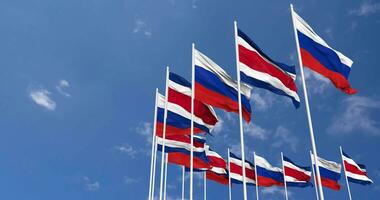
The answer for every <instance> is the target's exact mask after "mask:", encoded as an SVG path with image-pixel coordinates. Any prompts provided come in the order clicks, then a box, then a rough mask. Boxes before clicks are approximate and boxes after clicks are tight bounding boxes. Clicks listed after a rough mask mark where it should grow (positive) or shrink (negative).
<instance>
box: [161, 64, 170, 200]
mask: <svg viewBox="0 0 380 200" xmlns="http://www.w3.org/2000/svg"><path fill="white" fill-rule="evenodd" d="M168 81H169V67H166V84H165V111H164V127H163V129H162V139H163V140H162V149H161V177H160V200H162V192H163V185H164V164H165V137H166V118H167V115H168Z"/></svg>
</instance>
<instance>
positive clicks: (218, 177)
mask: <svg viewBox="0 0 380 200" xmlns="http://www.w3.org/2000/svg"><path fill="white" fill-rule="evenodd" d="M206 155H207V158H208V160H209V164H210V166H211V168H210V169H209V170H208V171H207V172H206V178H207V179H210V180H213V181H215V182H217V183H220V184H223V185H228V174H227V163H226V161H225V160H224V159H223V158H222V156H220V155H219V154H218V153H216V152H215V151H213V150H211V148H210V147H209V146H206Z"/></svg>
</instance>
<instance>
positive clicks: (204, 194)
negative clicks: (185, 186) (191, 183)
mask: <svg viewBox="0 0 380 200" xmlns="http://www.w3.org/2000/svg"><path fill="white" fill-rule="evenodd" d="M206 179H207V177H206V171H205V172H204V173H203V199H204V200H207V180H206Z"/></svg>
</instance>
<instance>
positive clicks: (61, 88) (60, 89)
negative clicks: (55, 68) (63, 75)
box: [56, 79, 71, 97]
mask: <svg viewBox="0 0 380 200" xmlns="http://www.w3.org/2000/svg"><path fill="white" fill-rule="evenodd" d="M68 87H70V83H69V82H68V81H67V80H64V79H62V80H60V81H59V82H58V85H57V86H56V89H57V91H58V92H59V93H60V94H61V95H63V96H66V97H70V96H71V95H70V94H69V93H67V92H65V91H64V89H65V88H68Z"/></svg>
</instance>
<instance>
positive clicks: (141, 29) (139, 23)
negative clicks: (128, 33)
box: [132, 19, 152, 37]
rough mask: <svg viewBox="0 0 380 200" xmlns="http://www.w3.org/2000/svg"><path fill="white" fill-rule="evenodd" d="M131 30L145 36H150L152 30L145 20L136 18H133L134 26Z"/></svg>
mask: <svg viewBox="0 0 380 200" xmlns="http://www.w3.org/2000/svg"><path fill="white" fill-rule="evenodd" d="M132 32H133V33H134V34H138V33H140V34H143V35H144V36H146V37H151V36H152V32H151V30H150V29H149V28H148V25H147V23H146V22H145V21H143V20H142V19H136V20H135V26H134V28H133V31H132Z"/></svg>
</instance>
